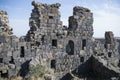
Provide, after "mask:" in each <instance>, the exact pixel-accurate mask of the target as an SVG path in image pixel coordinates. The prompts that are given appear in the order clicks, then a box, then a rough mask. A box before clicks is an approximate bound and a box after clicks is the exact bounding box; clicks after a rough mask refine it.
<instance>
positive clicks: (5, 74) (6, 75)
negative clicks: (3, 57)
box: [0, 71, 8, 78]
mask: <svg viewBox="0 0 120 80" xmlns="http://www.w3.org/2000/svg"><path fill="white" fill-rule="evenodd" d="M0 77H2V78H7V77H8V71H7V72H6V73H2V71H0Z"/></svg>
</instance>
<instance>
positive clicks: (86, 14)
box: [68, 6, 93, 54]
mask: <svg viewBox="0 0 120 80" xmlns="http://www.w3.org/2000/svg"><path fill="white" fill-rule="evenodd" d="M92 36H93V14H92V13H91V11H90V10H89V9H87V8H83V7H79V6H76V7H74V8H73V16H70V17H69V27H68V37H72V38H73V39H74V42H75V45H76V46H78V47H77V48H76V49H75V52H77V53H76V54H78V53H80V52H83V51H85V53H87V54H89V53H90V49H91V48H90V47H91V45H92ZM75 40H76V41H75Z"/></svg>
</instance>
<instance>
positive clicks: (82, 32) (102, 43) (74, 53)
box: [0, 1, 120, 80]
mask: <svg viewBox="0 0 120 80" xmlns="http://www.w3.org/2000/svg"><path fill="white" fill-rule="evenodd" d="M32 5H33V6H34V9H33V10H32V13H31V17H30V18H29V26H30V30H29V31H28V33H27V34H26V36H21V37H20V38H18V37H16V36H15V35H12V29H11V28H10V27H9V20H8V15H7V12H5V11H2V10H0V74H1V77H3V74H4V75H5V74H8V75H5V76H7V77H11V76H14V75H20V76H22V77H23V78H25V79H26V78H29V77H30V75H31V74H30V72H29V66H31V65H32V66H34V67H35V66H37V65H41V66H44V67H45V68H46V70H45V71H46V73H45V75H43V76H42V78H40V79H52V80H60V79H61V78H62V77H63V76H64V75H66V74H67V73H70V74H71V73H72V71H74V70H75V71H76V73H78V72H79V71H78V68H79V67H81V71H80V73H83V74H85V75H86V76H85V75H84V77H88V76H91V73H92V72H94V70H95V71H96V72H97V74H101V71H100V70H104V69H105V71H107V72H106V73H107V74H106V76H111V74H112V73H115V74H116V73H117V75H118V74H120V69H119V67H118V65H120V62H119V61H120V60H119V59H120V58H119V53H118V46H119V45H120V44H118V42H117V41H116V39H115V38H114V36H113V33H112V32H106V33H105V39H95V38H93V13H92V12H91V11H90V10H89V9H87V8H83V7H79V6H76V7H74V8H73V15H72V16H70V17H69V25H68V27H67V26H62V21H61V20H60V17H61V15H60V12H59V7H60V6H61V5H60V4H59V3H56V4H51V5H48V4H42V3H39V2H35V1H33V2H32ZM118 41H119V40H118ZM91 56H95V57H94V58H95V63H94V61H91ZM94 64H95V65H96V66H95V65H94ZM101 64H102V67H99V69H97V68H98V66H99V65H101ZM91 65H92V66H91ZM89 66H90V67H89ZM93 68H95V69H94V70H93ZM35 70H36V69H35ZM89 70H90V71H89ZM110 70H112V73H111V71H110ZM84 71H85V72H84ZM105 71H104V72H105ZM36 72H37V71H36ZM36 72H35V75H36ZM43 72H44V71H43ZM96 72H94V73H96ZM109 72H110V74H109ZM38 73H39V72H38ZM71 75H72V76H73V77H76V76H77V75H75V74H71ZM36 76H38V75H36ZM43 77H44V78H43ZM92 77H95V76H94V75H92ZM98 77H101V76H98ZM112 77H113V76H112ZM114 77H116V76H114ZM80 79H81V78H80Z"/></svg>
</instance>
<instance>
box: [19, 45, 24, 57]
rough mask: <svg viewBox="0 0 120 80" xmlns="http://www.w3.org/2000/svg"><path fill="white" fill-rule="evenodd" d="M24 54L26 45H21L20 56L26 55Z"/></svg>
mask: <svg viewBox="0 0 120 80" xmlns="http://www.w3.org/2000/svg"><path fill="white" fill-rule="evenodd" d="M24 56H25V49H24V46H21V50H20V57H24Z"/></svg>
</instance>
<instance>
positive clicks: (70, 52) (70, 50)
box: [66, 40, 74, 55]
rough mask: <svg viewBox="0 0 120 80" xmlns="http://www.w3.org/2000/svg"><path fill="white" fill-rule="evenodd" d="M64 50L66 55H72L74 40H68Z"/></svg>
mask: <svg viewBox="0 0 120 80" xmlns="http://www.w3.org/2000/svg"><path fill="white" fill-rule="evenodd" d="M66 52H67V53H68V55H74V42H73V41H72V40H69V42H68V44H67V46H66Z"/></svg>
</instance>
